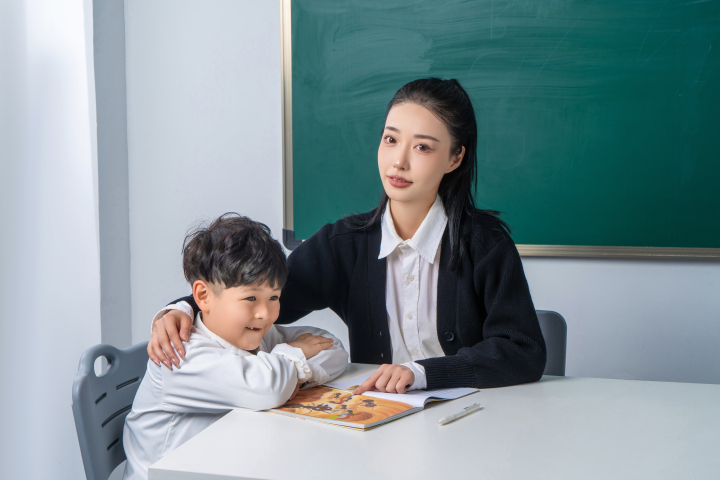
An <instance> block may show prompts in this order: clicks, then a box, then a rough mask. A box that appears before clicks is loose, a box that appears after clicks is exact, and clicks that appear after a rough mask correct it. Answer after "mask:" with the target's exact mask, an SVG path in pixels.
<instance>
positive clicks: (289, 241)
mask: <svg viewBox="0 0 720 480" xmlns="http://www.w3.org/2000/svg"><path fill="white" fill-rule="evenodd" d="M291 8H292V0H280V29H281V32H280V38H281V41H280V45H281V47H280V48H281V53H280V56H281V75H282V78H281V90H282V101H281V104H282V142H283V145H282V176H283V177H282V184H283V244H284V245H285V248H287V249H288V250H293V249H295V248H296V247H297V246H298V245H300V244H301V243H302V241H303V240H302V239H298V238H295V230H294V215H293V212H294V210H293V149H292V145H293V136H292V16H291ZM517 248H518V252H519V253H520V255H522V256H526V257H586V258H627V257H631V258H696V259H712V258H715V259H717V258H720V248H670V247H606V246H578V245H522V244H521V245H517Z"/></svg>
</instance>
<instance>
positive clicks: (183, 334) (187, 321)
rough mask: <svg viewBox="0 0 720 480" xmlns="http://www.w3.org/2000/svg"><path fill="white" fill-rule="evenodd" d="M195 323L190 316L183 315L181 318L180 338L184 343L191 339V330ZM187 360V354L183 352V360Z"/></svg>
mask: <svg viewBox="0 0 720 480" xmlns="http://www.w3.org/2000/svg"><path fill="white" fill-rule="evenodd" d="M192 325H193V321H192V318H190V317H189V316H188V315H183V316H182V318H180V338H182V339H183V340H184V341H186V342H187V341H188V339H189V338H190V329H191V328H192ZM184 359H185V352H184V350H183V360H184Z"/></svg>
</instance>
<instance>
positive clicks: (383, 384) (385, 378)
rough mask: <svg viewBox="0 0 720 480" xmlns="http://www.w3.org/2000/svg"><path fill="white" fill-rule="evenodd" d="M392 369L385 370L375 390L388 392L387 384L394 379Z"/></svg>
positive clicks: (376, 383)
mask: <svg viewBox="0 0 720 480" xmlns="http://www.w3.org/2000/svg"><path fill="white" fill-rule="evenodd" d="M392 374H393V372H392V369H387V370H385V371H384V372H383V373H382V375H380V377H378V379H377V380H376V381H375V388H376V389H377V390H379V391H381V392H386V391H387V390H386V388H387V384H388V382H390V379H391V378H392Z"/></svg>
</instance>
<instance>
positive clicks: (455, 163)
mask: <svg viewBox="0 0 720 480" xmlns="http://www.w3.org/2000/svg"><path fill="white" fill-rule="evenodd" d="M463 158H465V147H464V146H462V147H460V152H458V153H456V154H455V155H451V156H450V159H451V160H452V161H451V162H450V165H449V166H448V168H447V170H445V173H450V172H452V171H453V170H455V169H456V168H458V167H459V166H460V164H461V163H462V161H463Z"/></svg>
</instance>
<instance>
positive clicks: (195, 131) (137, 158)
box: [125, 0, 282, 342]
mask: <svg viewBox="0 0 720 480" xmlns="http://www.w3.org/2000/svg"><path fill="white" fill-rule="evenodd" d="M125 25H126V55H127V64H126V68H127V101H128V108H127V110H128V170H129V184H130V252H131V267H130V268H131V289H132V318H133V324H132V326H133V328H132V338H133V342H139V341H142V340H147V339H148V338H149V336H150V320H151V318H152V316H153V315H154V314H155V312H156V311H157V310H158V309H159V308H160V307H161V306H163V305H165V303H167V302H169V301H171V300H174V299H175V298H177V297H180V296H183V295H186V294H187V293H188V292H189V286H188V285H187V283H186V282H185V279H184V277H183V274H182V267H181V252H180V250H181V246H182V242H183V238H184V236H185V233H186V231H187V230H188V229H189V228H190V227H191V226H193V225H195V224H196V223H197V222H198V221H203V220H211V219H213V218H214V217H217V216H218V215H220V214H222V213H225V212H227V211H236V212H238V213H241V214H244V215H248V216H250V217H251V218H253V219H255V220H259V221H263V222H265V223H266V224H267V225H268V226H269V227H270V228H271V230H272V231H273V234H274V235H275V236H276V237H279V236H280V235H281V234H282V191H281V188H282V185H281V168H280V157H281V148H282V147H281V143H280V137H281V125H280V75H279V72H280V60H279V53H280V40H279V34H280V14H279V10H278V6H277V2H256V1H247V0H246V1H238V0H221V1H218V0H214V1H202V2H201V1H177V0H164V1H154V2H147V1H144V0H127V1H126V2H125Z"/></svg>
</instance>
